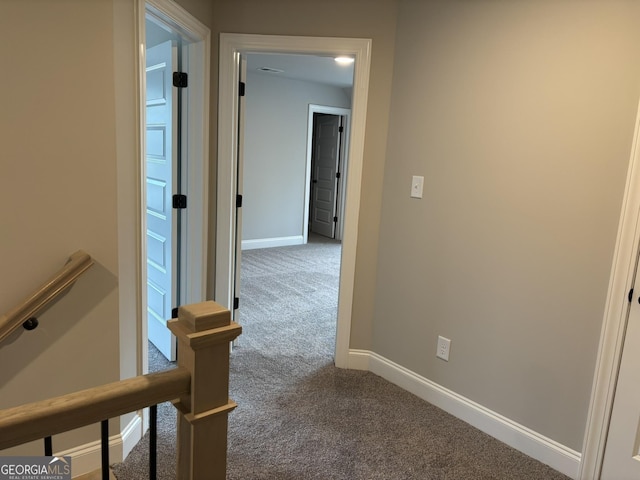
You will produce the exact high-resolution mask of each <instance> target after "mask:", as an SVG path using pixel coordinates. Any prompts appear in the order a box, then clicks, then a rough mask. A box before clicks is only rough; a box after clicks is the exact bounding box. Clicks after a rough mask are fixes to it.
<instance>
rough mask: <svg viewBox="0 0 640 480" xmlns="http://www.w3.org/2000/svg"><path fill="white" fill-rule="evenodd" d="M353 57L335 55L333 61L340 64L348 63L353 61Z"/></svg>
mask: <svg viewBox="0 0 640 480" xmlns="http://www.w3.org/2000/svg"><path fill="white" fill-rule="evenodd" d="M354 60H355V59H354V58H353V57H336V58H335V61H336V63H338V64H340V65H350V64H352V63H353V61H354Z"/></svg>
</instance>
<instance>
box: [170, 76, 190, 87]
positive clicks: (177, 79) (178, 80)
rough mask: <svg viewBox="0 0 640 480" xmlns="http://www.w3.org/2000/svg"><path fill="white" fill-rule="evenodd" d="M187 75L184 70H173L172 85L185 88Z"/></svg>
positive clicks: (187, 82) (187, 79)
mask: <svg viewBox="0 0 640 480" xmlns="http://www.w3.org/2000/svg"><path fill="white" fill-rule="evenodd" d="M188 84H189V76H188V75H187V74H186V73H185V72H173V86H174V87H177V88H187V86H188Z"/></svg>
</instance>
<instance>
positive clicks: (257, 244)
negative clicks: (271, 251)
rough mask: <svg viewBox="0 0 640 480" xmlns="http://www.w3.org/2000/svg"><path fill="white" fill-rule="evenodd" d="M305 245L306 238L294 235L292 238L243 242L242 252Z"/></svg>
mask: <svg viewBox="0 0 640 480" xmlns="http://www.w3.org/2000/svg"><path fill="white" fill-rule="evenodd" d="M303 243H304V237H303V236H302V235H294V236H292V237H274V238H257V239H255V240H242V250H254V249H256V248H272V247H288V246H290V245H302V244H303Z"/></svg>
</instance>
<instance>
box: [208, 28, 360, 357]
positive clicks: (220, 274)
mask: <svg viewBox="0 0 640 480" xmlns="http://www.w3.org/2000/svg"><path fill="white" fill-rule="evenodd" d="M260 52H273V53H297V54H314V55H349V56H353V57H354V58H355V69H354V84H353V102H352V126H351V138H350V144H349V154H348V156H349V159H350V160H349V161H350V166H349V175H348V178H347V186H346V205H345V214H344V219H345V220H344V232H343V241H342V262H341V266H340V291H339V301H338V320H337V331H336V353H335V363H336V365H337V366H338V367H342V368H348V367H349V337H350V332H351V311H352V305H353V288H354V279H355V257H356V247H357V237H358V215H359V210H360V185H361V179H362V163H363V150H364V132H365V123H366V122H365V120H366V113H367V95H368V88H369V67H370V62H371V40H370V39H357V38H337V37H326V38H325V37H293V36H275V35H246V34H229V33H222V34H221V35H220V73H219V75H220V78H219V106H218V118H219V121H218V192H217V194H218V197H217V205H218V212H217V229H216V230H217V236H216V275H215V280H216V281H215V300H216V301H217V302H219V303H221V304H222V305H224V306H226V307H227V308H229V307H230V306H231V305H232V302H233V294H234V286H233V278H234V275H233V269H234V266H235V248H233V245H234V242H235V235H236V232H235V223H236V212H235V208H234V207H233V206H234V205H235V198H236V193H237V192H236V188H237V185H236V179H235V178H234V175H235V174H234V172H236V170H237V167H236V164H235V163H236V159H237V148H238V138H237V136H238V132H237V128H238V105H237V97H238V84H239V73H238V72H239V62H240V54H241V53H260Z"/></svg>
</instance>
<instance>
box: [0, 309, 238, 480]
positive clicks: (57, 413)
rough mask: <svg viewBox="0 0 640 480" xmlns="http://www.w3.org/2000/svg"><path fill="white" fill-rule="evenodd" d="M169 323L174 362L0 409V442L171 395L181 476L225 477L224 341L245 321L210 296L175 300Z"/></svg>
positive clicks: (0, 445)
mask: <svg viewBox="0 0 640 480" xmlns="http://www.w3.org/2000/svg"><path fill="white" fill-rule="evenodd" d="M167 326H168V327H169V329H170V330H171V331H172V332H173V333H174V334H175V336H176V337H177V340H178V343H179V348H178V367H177V368H175V369H173V370H168V371H165V372H160V373H152V374H149V375H142V376H139V377H135V378H130V379H128V380H122V381H120V382H114V383H110V384H107V385H102V386H100V387H95V388H90V389H87V390H82V391H80V392H76V393H71V394H69V395H63V396H61V397H56V398H52V399H48V400H41V401H39V402H34V403H31V404H27V405H22V406H19V407H13V408H9V409H6V410H0V450H4V449H5V448H9V447H13V446H16V445H21V444H23V443H26V442H30V441H32V440H37V439H39V438H44V437H49V436H52V435H55V434H58V433H62V432H66V431H68V430H73V429H74V428H78V427H82V426H84V425H89V424H92V423H98V422H102V421H104V420H107V419H109V418H113V417H117V416H119V415H123V414H125V413H128V412H133V411H135V410H140V409H141V408H144V407H148V406H151V405H156V404H158V403H160V402H165V401H168V400H173V401H174V406H175V407H176V409H177V411H178V421H177V427H178V432H177V435H176V439H177V461H178V465H177V475H178V478H180V479H181V480H224V479H225V478H226V468H227V416H228V414H229V412H231V411H232V410H233V409H234V408H236V403H235V402H234V401H232V400H231V399H230V398H229V352H230V350H229V343H230V342H231V341H233V340H234V339H235V338H236V337H237V336H238V335H240V333H241V332H242V327H240V325H238V324H237V323H235V322H232V321H231V312H229V310H227V309H226V308H224V307H222V306H221V305H218V304H217V303H215V302H212V301H208V302H202V303H196V304H191V305H185V306H181V307H179V308H178V318H177V319H174V320H170V321H169V322H168V325H167Z"/></svg>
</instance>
